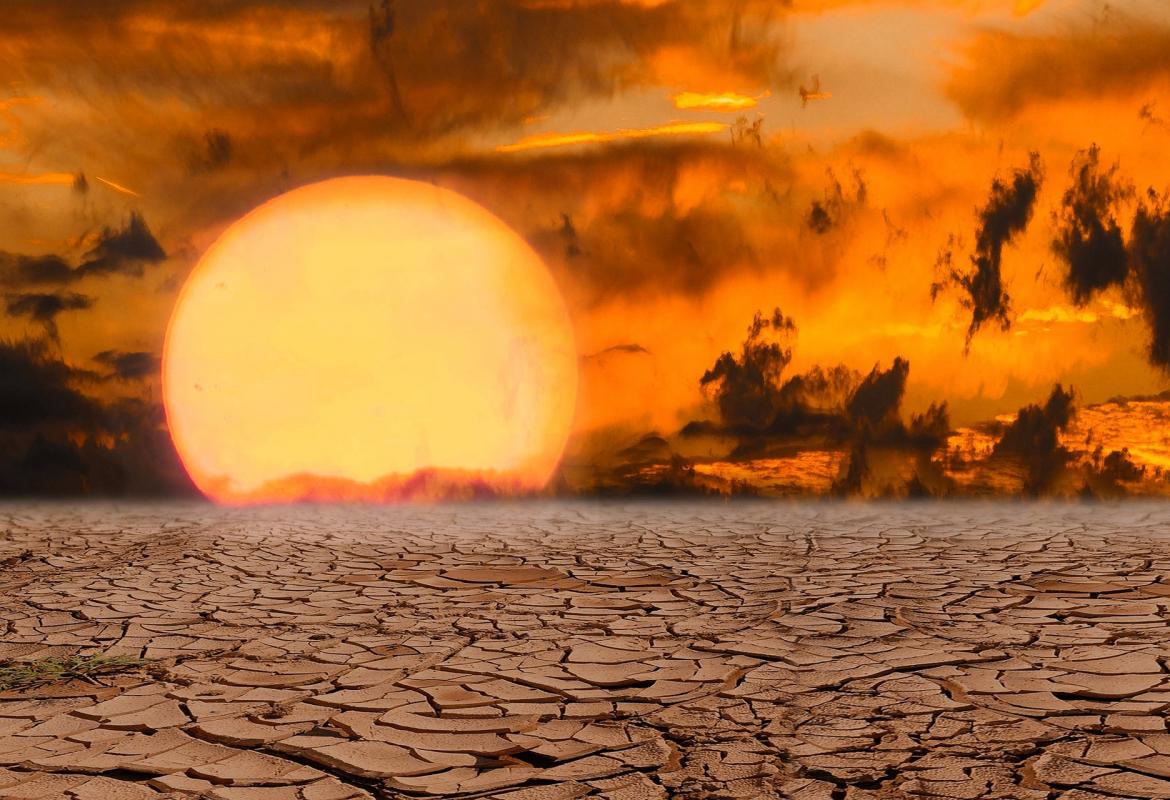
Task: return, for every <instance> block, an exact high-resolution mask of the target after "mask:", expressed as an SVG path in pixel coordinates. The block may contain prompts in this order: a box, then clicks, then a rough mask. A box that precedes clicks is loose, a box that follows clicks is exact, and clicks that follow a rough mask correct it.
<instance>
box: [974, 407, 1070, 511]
mask: <svg viewBox="0 0 1170 800" xmlns="http://www.w3.org/2000/svg"><path fill="white" fill-rule="evenodd" d="M1075 413H1076V406H1075V395H1074V394H1073V391H1072V389H1071V388H1070V389H1067V390H1066V389H1064V388H1063V387H1061V386H1060V385H1059V384H1057V385H1056V386H1054V387H1053V389H1052V393H1051V394H1050V395H1049V396H1048V400H1047V401H1046V402H1045V403H1044V405H1036V404H1031V405H1027V406H1024V407H1023V408H1021V409H1020V410H1019V412H1018V413H1017V414H1016V418H1015V420H1014V421H1012V423H1011V424H1010V425H1008V426H1007V427H1006V428H1005V429H1004V430H1003V433H1002V434H1001V435H1000V437H999V439H998V441H996V443H995V446H994V447H993V448H992V453H991V455H992V458H993V459H994V458H1009V459H1014V460H1016V461H1019V462H1020V463H1022V464H1023V466H1024V467H1025V469H1026V476H1025V479H1024V486H1023V489H1024V491H1025V492H1026V493H1028V494H1033V495H1038V494H1044V493H1046V492H1048V491H1051V490H1052V489H1054V488H1055V484H1056V482H1057V480H1058V479H1059V478H1060V477H1061V475H1062V474H1063V473H1064V471H1065V469H1066V468H1067V466H1068V464H1069V462H1070V461H1071V459H1072V453H1071V452H1070V451H1069V450H1068V449H1067V448H1066V447H1065V446H1064V445H1062V444H1061V442H1060V434H1061V433H1062V432H1063V431H1065V430H1067V429H1068V426H1069V423H1070V422H1072V418H1073V415H1074V414H1075Z"/></svg>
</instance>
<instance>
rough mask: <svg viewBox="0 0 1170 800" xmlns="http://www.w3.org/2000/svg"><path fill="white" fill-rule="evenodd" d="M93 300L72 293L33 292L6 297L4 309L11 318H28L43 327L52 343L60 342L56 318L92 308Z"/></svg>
mask: <svg viewBox="0 0 1170 800" xmlns="http://www.w3.org/2000/svg"><path fill="white" fill-rule="evenodd" d="M93 302H94V301H93V298H92V297H89V296H87V295H84V294H76V293H74V292H60V293H56V292H39V293H38V292H33V293H25V294H12V295H9V296H8V300H7V305H6V308H7V310H8V315H9V316H12V317H28V318H29V319H30V320H32V321H33V322H37V323H39V324H40V325H42V326H44V329H45V333H47V334H48V336H49V338H50V339H52V340H53V341H60V338H61V337H60V333H59V332H58V330H57V316H58V315H59V314H62V313H64V312H66V311H81V310H83V309H87V308H92V307H93Z"/></svg>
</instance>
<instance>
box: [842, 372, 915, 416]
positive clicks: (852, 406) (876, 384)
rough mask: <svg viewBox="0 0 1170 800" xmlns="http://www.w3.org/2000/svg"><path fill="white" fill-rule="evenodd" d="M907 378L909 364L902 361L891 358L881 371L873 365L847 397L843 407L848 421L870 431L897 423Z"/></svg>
mask: <svg viewBox="0 0 1170 800" xmlns="http://www.w3.org/2000/svg"><path fill="white" fill-rule="evenodd" d="M909 376H910V362H909V361H907V360H906V359H904V358H895V359H894V363H893V366H891V367H890V368H889V369H888V370H885V371H883V370H881V369H880V368H879V367H877V366H875V367H874V368H873V370H872V371H871V372H870V373H869V375H866V376H865V379H864V380H863V381H862V382H861V385H859V386H858V387H857V390H856V391H854V393H853V396H852V397H851V398H849V404H848V405H847V406H846V407H845V410H846V412H847V413H848V414H849V418H850V419H852V420H855V421H857V422H858V423H860V424H862V425H866V426H869V427H870V428H878V427H880V426H884V425H889V424H891V423H895V422H897V421H898V420H899V419H900V417H901V409H902V397H903V396H904V395H905V394H906V378H908V377H909Z"/></svg>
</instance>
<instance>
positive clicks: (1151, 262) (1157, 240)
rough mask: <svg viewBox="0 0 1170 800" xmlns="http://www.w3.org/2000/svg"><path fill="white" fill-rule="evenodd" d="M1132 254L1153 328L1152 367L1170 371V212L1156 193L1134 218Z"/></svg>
mask: <svg viewBox="0 0 1170 800" xmlns="http://www.w3.org/2000/svg"><path fill="white" fill-rule="evenodd" d="M1129 253H1130V265H1131V269H1132V270H1133V274H1134V279H1135V281H1136V283H1137V287H1138V290H1139V292H1140V299H1141V305H1142V311H1143V313H1144V315H1145V318H1146V323H1147V324H1148V325H1149V327H1150V343H1149V348H1148V354H1149V359H1150V363H1151V364H1154V365H1155V366H1158V367H1161V368H1162V369H1164V370H1168V371H1170V210H1168V209H1167V205H1166V201H1165V198H1164V197H1162V196H1160V195H1158V194H1157V193H1155V192H1153V191H1150V193H1149V195H1148V197H1147V198H1146V199H1145V200H1143V201H1142V202H1141V203H1140V204H1139V205H1138V209H1137V213H1136V214H1135V215H1134V220H1133V228H1132V231H1131V233H1130V244H1129Z"/></svg>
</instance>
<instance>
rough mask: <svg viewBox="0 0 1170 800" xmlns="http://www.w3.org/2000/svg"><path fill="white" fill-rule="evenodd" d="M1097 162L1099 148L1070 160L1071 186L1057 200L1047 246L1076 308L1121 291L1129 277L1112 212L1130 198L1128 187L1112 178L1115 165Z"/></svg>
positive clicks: (1130, 190) (1122, 237)
mask: <svg viewBox="0 0 1170 800" xmlns="http://www.w3.org/2000/svg"><path fill="white" fill-rule="evenodd" d="M1100 159H1101V151H1100V148H1098V147H1097V145H1093V146H1092V147H1090V148H1089V149H1088V150H1085V151H1083V152H1081V153H1078V154H1077V157H1076V158H1075V159H1074V160H1073V162H1072V165H1071V166H1070V167H1069V174H1070V175H1071V177H1072V184H1071V185H1070V186H1069V188H1068V189H1067V190H1065V193H1064V197H1063V198H1062V199H1061V205H1060V211H1059V212H1057V214H1056V227H1057V230H1056V239H1055V240H1054V241H1053V243H1052V250H1053V252H1054V253H1056V255H1057V256H1058V257H1059V258H1060V259H1061V261H1063V262H1064V264H1065V266H1066V267H1067V269H1068V272H1067V273H1066V275H1065V278H1064V283H1065V287H1066V288H1067V289H1068V292H1069V294H1070V295H1071V296H1072V299H1073V302H1075V303H1076V304H1077V305H1082V306H1083V305H1085V304H1086V303H1088V302H1089V300H1091V299H1092V297H1093V295H1094V294H1095V293H1096V292H1099V291H1101V290H1102V289H1107V288H1109V287H1110V286H1121V285H1123V284H1124V283H1125V281H1126V278H1127V277H1128V276H1129V258H1128V255H1127V253H1126V247H1125V238H1124V236H1123V234H1122V231H1121V225H1120V223H1118V221H1117V206H1118V204H1119V203H1120V202H1122V201H1123V200H1125V199H1127V198H1129V197H1131V196H1132V195H1133V187H1132V186H1131V185H1130V184H1129V183H1127V182H1126V181H1124V180H1123V179H1122V178H1120V177H1119V176H1118V174H1117V173H1118V170H1119V165H1118V164H1116V163H1114V164H1113V166H1111V167H1109V168H1108V169H1102V167H1101V160H1100Z"/></svg>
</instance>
